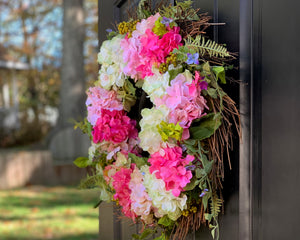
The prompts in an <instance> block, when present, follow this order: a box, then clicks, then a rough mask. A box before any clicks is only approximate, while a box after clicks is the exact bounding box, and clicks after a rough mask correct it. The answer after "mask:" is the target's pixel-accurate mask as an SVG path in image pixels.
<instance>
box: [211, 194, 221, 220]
mask: <svg viewBox="0 0 300 240" xmlns="http://www.w3.org/2000/svg"><path fill="white" fill-rule="evenodd" d="M222 205H223V200H222V199H220V198H218V195H217V194H216V193H213V195H212V197H211V204H210V211H211V214H212V216H213V217H214V218H217V217H218V215H219V213H220V212H221V208H222Z"/></svg>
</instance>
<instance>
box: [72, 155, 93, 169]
mask: <svg viewBox="0 0 300 240" xmlns="http://www.w3.org/2000/svg"><path fill="white" fill-rule="evenodd" d="M73 163H74V164H75V165H76V166H77V167H79V168H85V167H87V166H89V165H90V164H91V163H90V162H89V159H88V158H87V157H78V158H76V159H75V161H73Z"/></svg>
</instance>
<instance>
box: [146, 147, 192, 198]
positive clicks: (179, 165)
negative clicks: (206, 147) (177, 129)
mask: <svg viewBox="0 0 300 240" xmlns="http://www.w3.org/2000/svg"><path fill="white" fill-rule="evenodd" d="M162 150H163V151H159V152H156V153H153V154H151V157H150V158H149V159H148V161H149V162H150V164H151V166H150V168H149V170H150V173H151V174H152V173H154V174H155V176H156V178H157V179H162V180H163V181H164V182H165V187H166V190H167V191H169V190H172V194H173V195H174V196H175V197H178V196H179V195H180V193H181V191H183V188H184V187H185V186H186V185H187V184H188V183H189V182H190V179H191V178H192V176H193V175H192V172H191V171H190V170H187V169H186V168H185V166H186V165H188V164H189V163H190V162H192V161H193V160H194V156H192V155H187V156H186V157H185V158H183V157H182V149H181V148H180V147H177V146H176V147H173V148H169V147H167V148H164V149H162ZM162 152H163V153H162Z"/></svg>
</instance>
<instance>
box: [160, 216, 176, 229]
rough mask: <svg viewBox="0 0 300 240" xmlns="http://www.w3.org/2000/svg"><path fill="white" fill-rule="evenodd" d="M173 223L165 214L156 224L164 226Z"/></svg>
mask: <svg viewBox="0 0 300 240" xmlns="http://www.w3.org/2000/svg"><path fill="white" fill-rule="evenodd" d="M173 223H174V221H172V220H171V219H170V218H169V217H168V216H167V215H165V216H163V217H162V218H160V219H159V220H158V224H160V225H163V226H165V227H168V226H171V225H172V224H173Z"/></svg>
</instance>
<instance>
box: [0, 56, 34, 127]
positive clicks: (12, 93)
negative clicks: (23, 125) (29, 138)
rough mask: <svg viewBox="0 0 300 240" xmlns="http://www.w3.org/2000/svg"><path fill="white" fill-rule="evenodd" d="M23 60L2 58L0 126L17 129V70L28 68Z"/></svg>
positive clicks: (0, 70) (0, 69)
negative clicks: (16, 60)
mask: <svg viewBox="0 0 300 240" xmlns="http://www.w3.org/2000/svg"><path fill="white" fill-rule="evenodd" d="M28 69H29V65H28V64H25V63H21V62H14V61H5V60H0V128H1V129H7V130H10V129H16V128H19V127H20V122H19V97H18V84H17V82H18V79H17V74H16V72H17V71H20V70H28Z"/></svg>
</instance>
